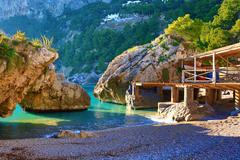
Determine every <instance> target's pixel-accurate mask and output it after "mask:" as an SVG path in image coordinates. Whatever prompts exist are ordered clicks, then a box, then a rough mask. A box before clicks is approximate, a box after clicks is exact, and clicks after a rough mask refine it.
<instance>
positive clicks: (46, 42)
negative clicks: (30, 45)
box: [37, 36, 54, 51]
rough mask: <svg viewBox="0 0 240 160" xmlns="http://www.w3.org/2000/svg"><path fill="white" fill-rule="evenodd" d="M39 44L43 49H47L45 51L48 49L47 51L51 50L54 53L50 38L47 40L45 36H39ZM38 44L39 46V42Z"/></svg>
mask: <svg viewBox="0 0 240 160" xmlns="http://www.w3.org/2000/svg"><path fill="white" fill-rule="evenodd" d="M41 38H42V39H41V40H42V41H41V43H42V45H43V47H45V48H47V49H49V50H53V51H54V49H53V48H52V44H53V37H52V38H50V39H49V38H47V37H46V36H41ZM37 43H38V44H39V42H37Z"/></svg>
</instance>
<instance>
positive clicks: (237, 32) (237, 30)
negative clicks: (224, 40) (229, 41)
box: [230, 19, 240, 42]
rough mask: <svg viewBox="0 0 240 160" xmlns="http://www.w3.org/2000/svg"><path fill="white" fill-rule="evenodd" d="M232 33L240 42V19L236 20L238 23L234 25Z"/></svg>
mask: <svg viewBox="0 0 240 160" xmlns="http://www.w3.org/2000/svg"><path fill="white" fill-rule="evenodd" d="M230 33H231V34H232V35H233V37H234V38H235V39H236V41H237V42H240V19H238V20H237V21H236V24H235V25H234V26H233V27H232V29H231V30H230Z"/></svg>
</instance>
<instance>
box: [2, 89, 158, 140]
mask: <svg viewBox="0 0 240 160" xmlns="http://www.w3.org/2000/svg"><path fill="white" fill-rule="evenodd" d="M84 88H85V89H86V90H87V92H88V93H89V95H90V96H91V106H90V107H89V109H88V110H86V111H82V112H65V113H63V112H61V113H41V114H40V113H37V114H36V113H29V112H25V111H23V110H22V109H21V107H20V106H17V108H16V110H15V111H14V113H13V115H12V116H10V117H8V118H0V139H18V138H38V137H46V135H49V134H51V133H54V132H57V131H59V130H62V129H70V130H90V131H91V130H103V129H108V128H115V127H126V126H134V125H142V124H151V123H154V122H153V121H152V120H151V119H150V118H148V117H149V116H150V115H152V114H155V113H156V111H154V110H147V111H146V110H144V111H127V110H126V108H125V106H123V105H117V104H112V103H103V102H100V101H99V100H97V99H96V98H94V96H93V86H85V87H84Z"/></svg>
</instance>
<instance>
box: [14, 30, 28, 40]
mask: <svg viewBox="0 0 240 160" xmlns="http://www.w3.org/2000/svg"><path fill="white" fill-rule="evenodd" d="M13 40H16V41H19V42H23V41H26V40H27V38H26V36H25V33H24V32H21V31H17V33H16V34H14V35H13Z"/></svg>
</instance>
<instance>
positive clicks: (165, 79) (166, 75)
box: [162, 68, 169, 82]
mask: <svg viewBox="0 0 240 160" xmlns="http://www.w3.org/2000/svg"><path fill="white" fill-rule="evenodd" d="M162 79H163V82H169V70H168V69H167V68H164V69H163V70H162Z"/></svg>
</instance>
